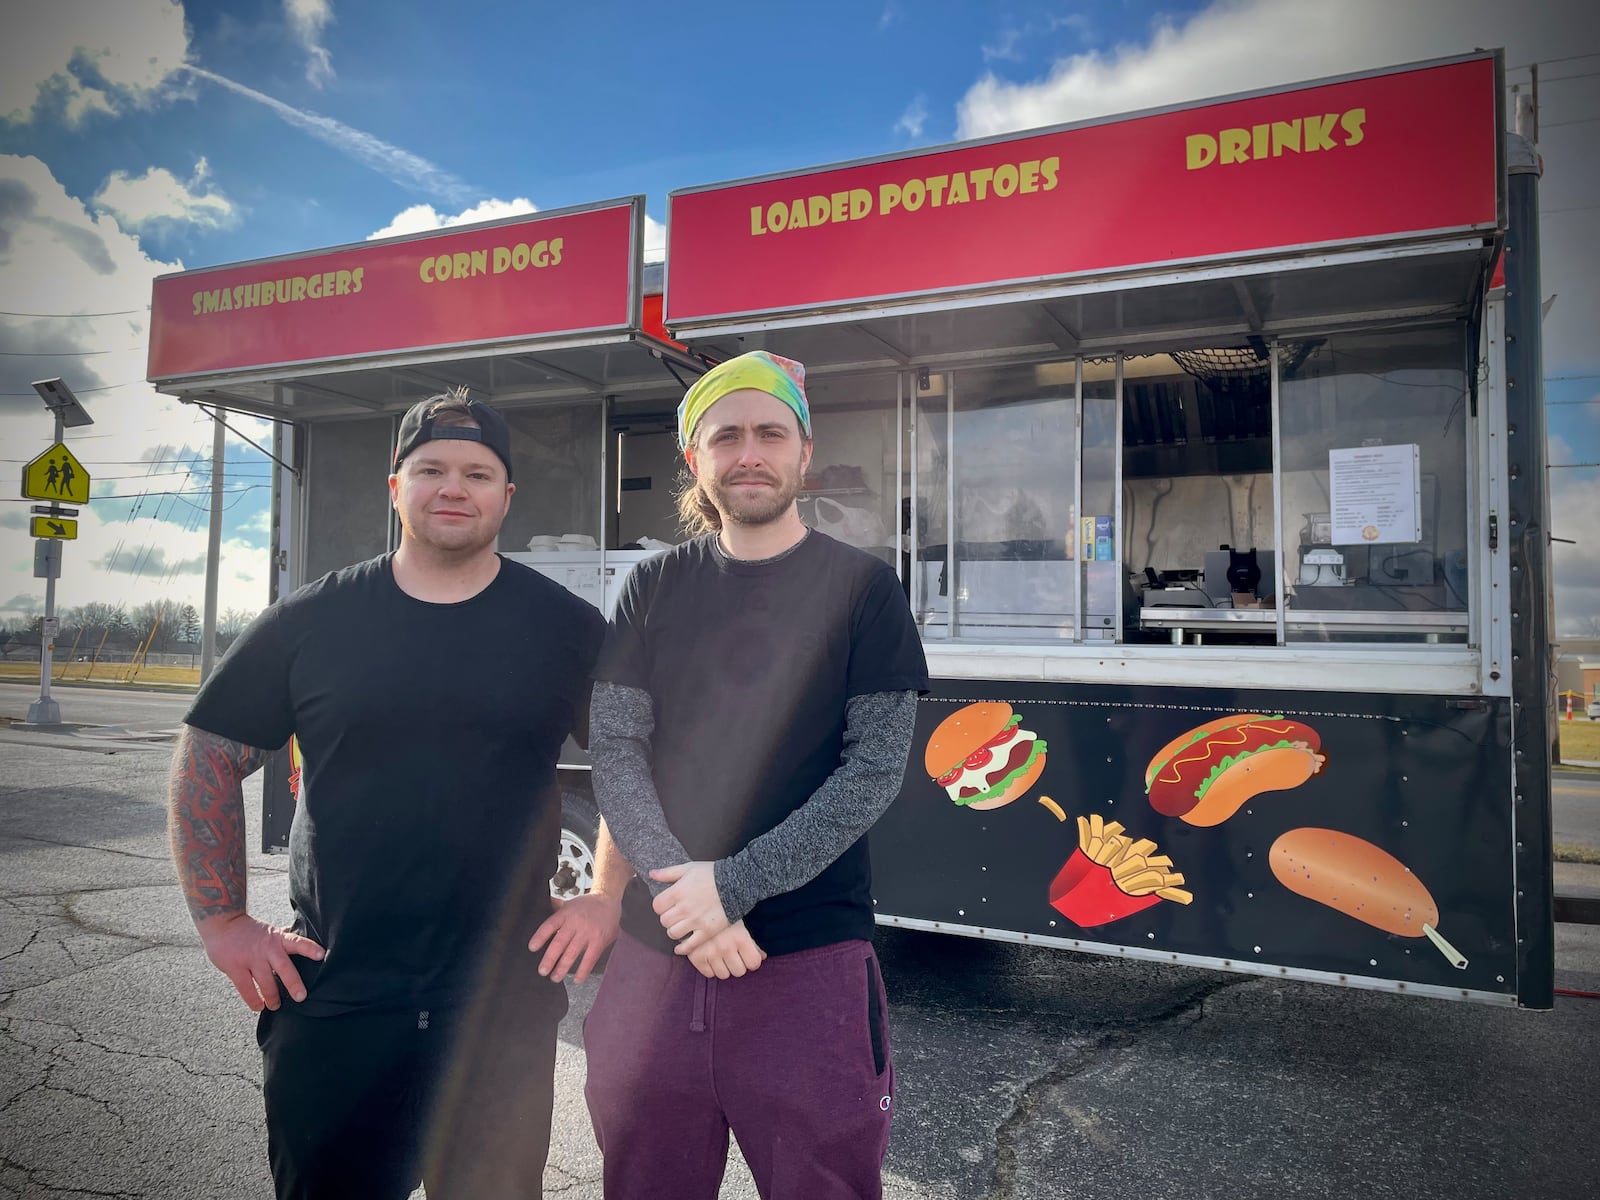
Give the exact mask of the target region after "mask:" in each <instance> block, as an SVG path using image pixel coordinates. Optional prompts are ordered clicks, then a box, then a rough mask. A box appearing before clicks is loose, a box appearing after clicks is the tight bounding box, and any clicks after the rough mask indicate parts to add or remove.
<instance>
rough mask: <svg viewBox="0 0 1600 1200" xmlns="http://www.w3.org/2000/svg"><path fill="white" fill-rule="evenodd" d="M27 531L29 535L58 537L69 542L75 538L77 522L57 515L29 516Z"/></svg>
mask: <svg viewBox="0 0 1600 1200" xmlns="http://www.w3.org/2000/svg"><path fill="white" fill-rule="evenodd" d="M28 533H29V536H31V537H36V538H59V539H60V540H61V541H64V542H70V541H75V540H76V539H77V536H78V523H77V522H76V521H69V520H66V519H65V518H57V517H29V518H28Z"/></svg>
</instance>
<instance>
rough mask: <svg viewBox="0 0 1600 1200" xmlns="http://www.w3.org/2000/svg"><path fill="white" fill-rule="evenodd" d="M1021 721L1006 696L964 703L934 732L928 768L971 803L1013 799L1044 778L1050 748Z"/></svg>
mask: <svg viewBox="0 0 1600 1200" xmlns="http://www.w3.org/2000/svg"><path fill="white" fill-rule="evenodd" d="M1021 725H1022V718H1021V717H1019V716H1016V715H1015V714H1013V713H1012V711H1011V705H1009V704H1007V703H1005V702H1004V701H1002V700H985V701H981V702H979V703H977V704H968V705H966V706H965V707H964V708H958V709H957V710H956V711H955V712H953V713H951V714H950V715H949V716H948V717H946V718H945V719H944V720H943V721H941V722H940V723H939V727H938V728H937V729H935V730H934V731H933V735H932V736H931V737H929V738H928V749H927V753H926V755H925V756H924V759H923V762H924V765H925V766H926V767H927V768H928V774H929V775H930V776H932V777H933V781H934V782H935V783H937V784H938V785H939V786H940V787H942V788H943V789H944V790H945V791H946V792H947V793H948V794H949V796H950V799H952V800H954V801H955V802H956V803H957V804H959V805H962V806H963V807H965V808H999V807H1001V806H1002V805H1006V804H1010V803H1011V802H1012V801H1013V800H1015V799H1016V798H1017V797H1018V796H1020V795H1022V793H1024V792H1025V791H1027V790H1028V789H1029V788H1030V787H1032V786H1033V781H1034V780H1036V779H1038V778H1039V773H1040V772H1041V771H1043V770H1044V759H1045V750H1046V749H1048V747H1047V746H1046V744H1045V742H1044V741H1043V740H1042V739H1040V738H1039V737H1038V735H1036V734H1034V733H1032V732H1030V731H1029V730H1026V729H1023V728H1022V727H1021Z"/></svg>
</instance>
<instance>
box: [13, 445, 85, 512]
mask: <svg viewBox="0 0 1600 1200" xmlns="http://www.w3.org/2000/svg"><path fill="white" fill-rule="evenodd" d="M22 494H23V496H24V497H26V498H27V499H29V500H55V501H58V502H60V503H66V504H87V503H89V472H87V471H85V470H84V469H83V464H82V463H81V462H79V461H78V460H77V458H76V457H74V456H73V453H72V451H71V450H68V449H67V447H66V443H64V442H57V443H56V444H55V445H54V446H51V447H50V449H48V450H46V451H45V452H44V453H43V454H41V455H39V457H38V458H36V459H34V460H33V461H32V462H31V463H29V464H28V465H27V466H25V467H23V468H22Z"/></svg>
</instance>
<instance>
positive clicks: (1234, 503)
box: [1122, 346, 1277, 646]
mask: <svg viewBox="0 0 1600 1200" xmlns="http://www.w3.org/2000/svg"><path fill="white" fill-rule="evenodd" d="M1122 454H1123V463H1122V519H1123V525H1124V529H1123V534H1122V537H1123V541H1122V545H1123V554H1124V559H1123V562H1124V566H1125V568H1126V572H1127V577H1128V579H1129V587H1130V588H1131V589H1132V591H1131V593H1130V604H1132V605H1135V606H1137V609H1138V619H1137V621H1136V622H1135V621H1130V622H1129V628H1128V630H1127V631H1126V633H1125V635H1124V636H1125V637H1126V638H1127V640H1130V641H1151V642H1155V641H1169V642H1172V643H1175V644H1185V645H1192V644H1206V645H1216V644H1219V643H1222V644H1228V645H1241V646H1254V645H1272V644H1274V643H1275V642H1276V641H1277V619H1276V615H1275V611H1274V610H1275V607H1276V601H1275V598H1274V590H1275V583H1274V578H1275V576H1274V561H1273V550H1274V535H1273V530H1274V519H1273V502H1272V364H1271V359H1270V357H1269V355H1268V354H1267V352H1266V349H1265V348H1264V347H1259V348H1257V347H1250V346H1239V347H1227V346H1225V347H1217V348H1205V349H1197V350H1174V351H1171V352H1169V353H1164V354H1148V355H1139V356H1135V357H1130V358H1127V359H1125V360H1124V362H1123V376H1122Z"/></svg>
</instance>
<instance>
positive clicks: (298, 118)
mask: <svg viewBox="0 0 1600 1200" xmlns="http://www.w3.org/2000/svg"><path fill="white" fill-rule="evenodd" d="M183 69H184V70H186V71H188V72H189V73H190V74H191V75H197V76H199V77H200V78H201V79H207V80H210V81H211V82H212V83H214V84H216V85H217V86H219V87H224V88H227V89H228V90H229V91H230V92H233V93H235V94H236V95H240V96H243V97H245V99H247V100H254V101H255V102H256V103H258V104H264V105H266V106H267V107H268V108H270V109H271V110H272V111H273V112H275V113H277V114H278V116H280V117H282V118H283V119H284V120H285V121H287V122H288V123H289V124H290V125H293V126H294V127H295V128H296V129H303V130H305V131H306V132H307V133H309V134H310V135H311V136H312V137H314V138H318V139H320V140H321V141H324V142H327V143H328V145H330V146H332V147H334V149H336V150H342V151H344V152H345V153H347V154H349V155H350V156H351V157H353V158H355V159H356V160H357V161H359V162H361V163H363V164H365V165H366V166H368V167H371V168H372V169H373V170H374V171H376V172H378V173H379V174H380V175H385V176H387V177H388V178H389V179H391V180H393V181H394V182H395V183H398V184H400V185H401V186H403V187H408V188H411V189H413V190H415V191H419V192H425V193H427V194H428V195H431V196H436V197H438V198H440V199H442V200H446V201H448V202H449V203H451V204H466V203H468V202H469V201H471V200H474V199H476V198H477V192H476V191H474V190H473V189H472V188H471V187H469V186H468V185H467V184H466V183H464V182H462V181H461V180H460V179H457V178H456V177H455V176H454V175H452V174H450V172H449V171H446V170H444V169H443V168H442V167H436V166H434V165H433V164H432V163H431V162H429V161H428V160H427V159H425V158H420V157H418V156H417V155H415V154H412V153H411V152H410V151H409V150H402V149H400V147H399V146H391V145H390V144H389V143H388V142H386V141H384V140H383V139H382V138H378V137H374V136H373V135H372V134H370V133H363V132H362V131H361V130H359V129H352V128H351V127H350V126H349V125H346V124H344V123H343V122H342V121H335V120H334V119H333V118H332V117H324V116H321V115H320V114H318V113H314V112H308V111H307V110H305V109H302V108H295V107H293V106H292V105H288V104H285V103H284V102H283V101H282V100H275V99H273V97H271V96H268V95H267V94H265V93H264V92H258V91H256V90H255V89H254V88H250V87H246V86H245V85H244V84H242V83H236V82H234V81H233V80H232V79H229V78H227V77H226V76H224V75H218V74H216V73H215V72H213V71H207V70H205V69H204V68H202V67H195V66H187V65H186V66H185V67H184V68H183Z"/></svg>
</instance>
